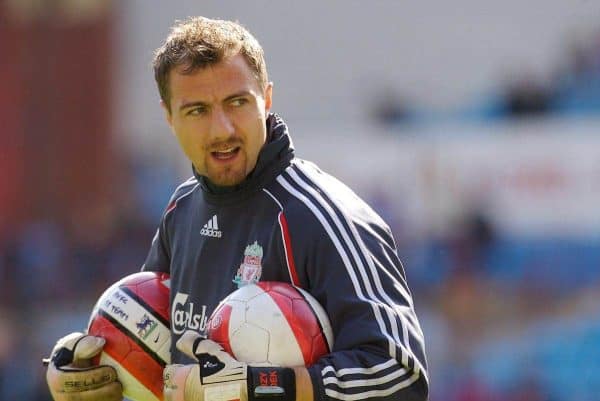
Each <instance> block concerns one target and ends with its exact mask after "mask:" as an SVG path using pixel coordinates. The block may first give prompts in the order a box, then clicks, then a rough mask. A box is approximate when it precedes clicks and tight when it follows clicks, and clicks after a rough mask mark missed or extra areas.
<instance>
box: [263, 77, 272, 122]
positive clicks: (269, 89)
mask: <svg viewBox="0 0 600 401" xmlns="http://www.w3.org/2000/svg"><path fill="white" fill-rule="evenodd" d="M264 98H265V115H268V114H269V111H271V105H272V104H273V82H269V83H268V84H267V87H266V88H265V92H264Z"/></svg>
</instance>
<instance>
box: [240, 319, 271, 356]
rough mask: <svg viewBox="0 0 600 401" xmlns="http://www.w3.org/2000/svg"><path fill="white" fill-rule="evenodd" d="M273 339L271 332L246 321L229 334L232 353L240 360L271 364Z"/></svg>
mask: <svg viewBox="0 0 600 401" xmlns="http://www.w3.org/2000/svg"><path fill="white" fill-rule="evenodd" d="M272 340H273V338H272V337H270V336H269V332H268V331H266V330H265V329H263V328H262V327H259V326H257V325H255V324H252V323H249V322H245V323H244V324H242V325H241V326H240V327H239V328H238V329H237V330H235V331H233V332H232V333H231V334H230V336H229V343H230V344H231V350H232V352H231V354H232V355H233V356H234V357H235V358H236V359H238V360H240V361H245V362H247V363H252V364H260V365H270V364H272V363H273V361H269V344H270V342H271V341H272Z"/></svg>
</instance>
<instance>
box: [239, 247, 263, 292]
mask: <svg viewBox="0 0 600 401" xmlns="http://www.w3.org/2000/svg"><path fill="white" fill-rule="evenodd" d="M262 257H263V249H262V246H260V245H258V242H257V241H254V244H252V245H248V246H247V247H246V250H245V251H244V259H243V260H242V264H241V265H240V267H239V269H238V270H237V274H236V275H235V278H234V279H233V282H234V283H236V284H237V286H238V288H240V287H243V286H245V285H247V284H253V283H257V282H258V280H260V276H261V274H262Z"/></svg>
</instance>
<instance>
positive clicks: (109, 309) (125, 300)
mask: <svg viewBox="0 0 600 401" xmlns="http://www.w3.org/2000/svg"><path fill="white" fill-rule="evenodd" d="M167 298H168V295H167ZM101 299H102V300H103V301H102V302H100V304H99V306H98V308H97V310H96V314H103V315H105V316H106V317H108V318H110V319H111V320H113V321H114V324H118V325H120V326H122V327H123V330H125V331H126V332H128V333H129V334H130V335H131V336H132V337H135V338H138V339H139V341H140V342H141V343H143V345H144V346H146V347H148V348H149V349H150V350H153V351H156V350H159V349H161V346H162V345H163V344H164V343H165V342H167V341H168V342H170V341H171V339H170V337H171V333H170V330H169V327H168V326H166V325H165V324H164V322H163V321H162V319H160V320H159V319H157V318H156V316H155V314H154V313H153V310H151V309H148V307H146V306H145V305H142V304H141V303H139V302H138V301H137V300H136V299H135V298H134V297H133V296H132V294H131V289H130V288H122V287H116V288H114V287H111V288H110V289H109V290H108V291H107V292H105V294H104V295H103V296H102V297H101ZM157 356H158V357H159V358H160V360H161V361H163V362H164V363H166V362H167V361H168V360H169V359H170V355H169V354H168V353H166V352H161V353H160V354H158V353H157Z"/></svg>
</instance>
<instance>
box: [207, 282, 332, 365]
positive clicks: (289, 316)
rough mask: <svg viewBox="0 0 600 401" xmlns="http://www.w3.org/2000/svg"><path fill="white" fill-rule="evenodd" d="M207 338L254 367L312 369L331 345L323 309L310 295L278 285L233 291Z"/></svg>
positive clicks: (218, 311) (219, 308)
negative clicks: (302, 367) (299, 367)
mask: <svg viewBox="0 0 600 401" xmlns="http://www.w3.org/2000/svg"><path fill="white" fill-rule="evenodd" d="M207 334H208V338H210V339H211V340H214V341H216V342H218V343H219V344H221V345H222V346H223V348H224V349H225V350H226V351H227V352H228V353H230V354H231V355H232V356H234V357H235V358H236V359H237V360H239V361H242V362H247V363H252V364H253V365H256V366H285V367H294V366H310V365H312V364H313V363H314V362H316V361H317V360H318V359H319V358H320V357H321V356H323V355H325V354H327V353H329V352H330V350H331V347H332V345H333V334H332V330H331V325H330V323H329V318H328V317H327V314H326V313H325V310H324V309H323V307H322V306H321V305H320V304H319V303H318V302H317V300H316V299H314V297H312V296H311V295H310V294H309V293H308V292H306V291H304V290H302V289H300V288H298V287H294V286H292V285H290V284H287V283H282V282H258V283H256V284H248V285H245V286H243V287H241V288H239V289H238V290H236V291H234V292H233V293H232V294H230V295H229V296H228V297H227V298H225V299H224V300H223V301H221V303H220V304H219V305H218V306H217V308H216V309H215V311H214V312H213V314H212V315H211V317H210V319H209V321H208V324H207Z"/></svg>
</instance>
